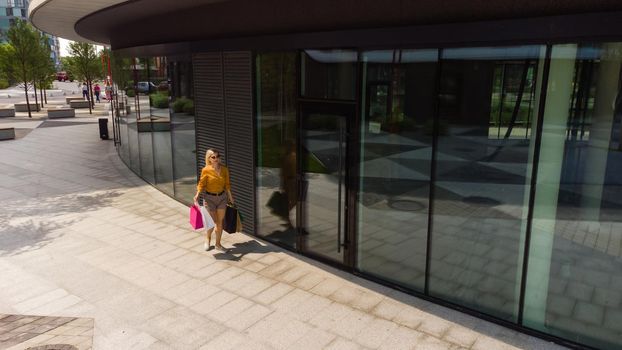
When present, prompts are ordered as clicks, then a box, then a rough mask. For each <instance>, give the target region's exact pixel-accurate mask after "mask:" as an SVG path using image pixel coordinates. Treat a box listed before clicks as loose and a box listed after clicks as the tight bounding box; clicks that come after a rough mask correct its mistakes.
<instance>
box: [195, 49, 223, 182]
mask: <svg viewBox="0 0 622 350" xmlns="http://www.w3.org/2000/svg"><path fill="white" fill-rule="evenodd" d="M192 66H193V69H194V93H195V100H194V108H195V118H196V124H195V127H196V141H197V148H196V150H197V171H198V173H199V174H201V169H202V168H203V167H204V166H205V151H206V150H207V149H208V148H215V149H217V150H219V151H220V152H221V153H222V155H223V156H224V157H226V155H227V152H225V136H226V134H225V104H224V89H223V64H222V53H221V52H210V53H201V54H197V55H194V56H193V57H192ZM222 161H223V162H225V163H226V159H222Z"/></svg>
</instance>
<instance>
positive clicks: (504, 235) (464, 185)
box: [429, 46, 544, 320]
mask: <svg viewBox="0 0 622 350" xmlns="http://www.w3.org/2000/svg"><path fill="white" fill-rule="evenodd" d="M543 53H544V49H543V47H540V46H522V47H508V48H504V47H497V48H465V49H462V48H459V49H446V50H443V51H442V55H441V59H442V70H441V76H440V95H439V99H440V104H439V118H440V120H439V126H438V130H437V132H438V134H439V136H438V147H437V151H436V159H437V162H436V179H435V180H436V181H435V184H434V185H435V188H434V212H433V213H434V214H433V222H432V236H431V237H432V238H431V239H432V242H431V252H430V276H429V288H430V294H432V295H435V296H440V297H442V298H444V299H448V300H450V301H453V302H455V303H457V304H461V305H466V306H468V307H471V308H474V309H477V310H480V311H484V312H486V313H489V314H492V315H495V316H497V317H500V318H504V319H507V320H516V317H517V314H518V302H519V286H520V281H521V278H522V271H521V267H522V263H521V261H522V260H521V259H522V254H523V253H522V252H523V246H522V245H521V242H523V239H524V234H525V227H526V226H525V225H526V222H525V220H526V216H527V204H528V198H529V197H528V195H529V187H530V186H529V184H530V180H529V178H530V177H529V175H530V174H529V169H530V164H531V161H532V160H531V152H530V149H531V148H532V147H533V143H534V142H533V139H532V138H531V137H530V135H529V134H528V133H527V134H526V135H525V132H524V131H520V129H521V127H524V126H522V125H524V124H520V123H519V121H524V120H521V119H520V118H519V113H521V111H522V113H525V111H528V110H529V109H528V107H526V105H525V100H530V101H531V100H533V98H532V97H529V96H533V95H534V94H535V91H534V87H533V85H537V84H539V82H541V77H540V78H539V79H538V78H535V84H534V78H533V76H534V72H535V71H538V67H540V66H541V65H542V62H541V56H542V54H543ZM512 65H516V67H517V72H518V73H517V74H506V75H505V76H503V77H500V76H499V75H498V74H497V73H496V72H498V70H499V67H504V66H505V67H506V71H508V69H507V67H508V66H512ZM530 72H531V73H530ZM530 76H531V78H530ZM528 83H529V84H531V86H530V85H529V84H528ZM501 89H504V91H505V102H504V105H503V109H508V110H511V111H512V112H511V113H512V116H510V117H509V118H506V119H504V120H503V123H502V127H503V131H505V132H501V133H499V128H500V127H501V126H500V125H496V127H495V125H494V122H493V123H491V118H493V119H492V120H494V118H495V117H496V115H497V114H495V112H494V109H493V108H494V106H495V105H498V104H497V102H496V99H499V98H500V95H499V91H500V90H501ZM510 91H511V92H512V94H513V96H512V97H509V95H510ZM531 105H532V107H531V109H532V110H537V106H536V103H535V102H534V101H532V102H531ZM531 120H533V117H530V121H531ZM491 125H492V127H491ZM491 128H492V129H496V130H495V131H494V132H492V133H491ZM508 131H509V134H508ZM491 134H492V135H491ZM506 136H507V137H506Z"/></svg>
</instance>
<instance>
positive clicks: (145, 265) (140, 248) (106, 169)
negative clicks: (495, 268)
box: [0, 122, 561, 350]
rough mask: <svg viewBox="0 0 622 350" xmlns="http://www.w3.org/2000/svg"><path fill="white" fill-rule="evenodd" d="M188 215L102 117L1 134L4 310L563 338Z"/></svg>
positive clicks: (307, 330)
mask: <svg viewBox="0 0 622 350" xmlns="http://www.w3.org/2000/svg"><path fill="white" fill-rule="evenodd" d="M0 123H1V122H0ZM187 214H188V209H187V208H186V207H185V206H184V205H182V204H180V203H178V202H176V201H175V200H173V199H171V198H170V197H168V196H166V195H165V194H163V193H161V192H159V191H158V190H156V189H155V188H153V187H151V186H150V185H147V184H146V183H144V182H143V181H142V180H141V179H139V178H138V177H136V176H135V175H134V174H133V173H131V172H130V171H129V170H128V169H127V168H126V167H125V165H124V164H123V163H122V162H121V161H120V160H119V158H118V156H117V155H116V152H115V150H114V147H113V144H112V142H111V141H101V140H99V138H98V131H97V125H96V124H93V123H85V124H84V125H73V124H67V125H63V126H62V127H60V126H59V127H50V128H36V129H34V130H33V131H32V132H30V133H29V134H28V135H26V136H25V137H23V138H21V139H19V140H15V141H5V142H1V143H0V276H1V278H0V313H2V314H17V315H38V316H55V317H75V318H89V319H93V320H94V333H93V348H94V349H391V350H395V349H486V350H488V349H514V348H521V349H561V347H559V346H556V345H554V344H552V343H549V342H546V341H543V340H540V339H537V338H533V337H530V336H527V335H525V334H522V333H518V332H515V331H512V330H509V329H507V328H503V327H500V326H497V325H495V324H492V323H489V322H486V321H483V320H480V319H477V318H474V317H470V316H468V315H465V314H462V313H459V312H456V311H453V310H449V309H447V308H444V307H441V306H438V305H435V304H431V303H428V302H425V301H422V300H420V299H418V298H415V297H413V296H410V295H406V294H404V293H401V292H398V291H395V290H392V289H389V288H385V287H383V286H380V285H377V284H375V283H371V282H369V281H366V280H363V279H360V278H357V277H355V276H353V275H350V274H347V273H344V272H342V271H338V270H335V269H333V268H330V267H327V266H325V265H323V264H320V263H318V262H315V261H312V260H308V259H306V258H303V257H301V256H299V255H296V254H292V253H290V252H287V251H284V250H282V249H280V248H278V247H275V246H273V245H271V244H268V243H265V242H262V241H259V240H257V239H254V238H253V237H249V236H246V235H243V234H234V235H229V236H226V237H225V239H224V244H225V245H227V246H229V247H231V248H232V249H231V251H230V253H229V254H223V253H218V252H214V251H210V252H205V251H203V249H202V246H203V240H202V238H201V236H199V234H198V233H196V232H194V231H192V230H190V228H189V225H188V223H187ZM0 333H1V332H0ZM1 344H2V343H1V342H0V348H3V346H2V345H1Z"/></svg>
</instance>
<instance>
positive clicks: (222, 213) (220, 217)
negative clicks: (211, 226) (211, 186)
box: [214, 209, 226, 247]
mask: <svg viewBox="0 0 622 350" xmlns="http://www.w3.org/2000/svg"><path fill="white" fill-rule="evenodd" d="M225 210H226V209H216V217H217V220H214V221H215V222H216V247H222V245H221V244H220V238H221V237H222V222H223V221H224V219H225Z"/></svg>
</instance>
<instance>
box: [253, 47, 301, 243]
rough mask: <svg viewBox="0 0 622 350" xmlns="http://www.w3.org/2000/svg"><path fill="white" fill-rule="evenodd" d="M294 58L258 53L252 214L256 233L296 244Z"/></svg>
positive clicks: (287, 54) (292, 54)
mask: <svg viewBox="0 0 622 350" xmlns="http://www.w3.org/2000/svg"><path fill="white" fill-rule="evenodd" d="M296 57H297V55H296V54H295V53H289V52H288V53H266V54H260V55H257V59H256V65H257V79H256V81H257V87H256V93H257V165H256V178H257V208H256V210H257V215H258V217H259V220H258V224H259V232H260V233H261V235H264V236H266V237H269V238H270V239H272V240H274V241H278V242H281V243H283V244H285V245H288V246H290V247H294V246H295V244H296V232H295V230H294V226H295V225H296V202H297V200H298V198H297V187H296Z"/></svg>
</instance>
